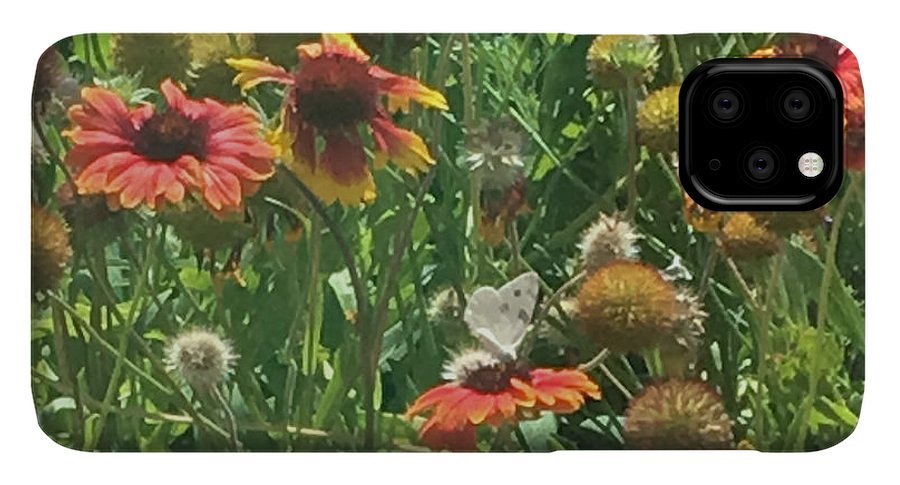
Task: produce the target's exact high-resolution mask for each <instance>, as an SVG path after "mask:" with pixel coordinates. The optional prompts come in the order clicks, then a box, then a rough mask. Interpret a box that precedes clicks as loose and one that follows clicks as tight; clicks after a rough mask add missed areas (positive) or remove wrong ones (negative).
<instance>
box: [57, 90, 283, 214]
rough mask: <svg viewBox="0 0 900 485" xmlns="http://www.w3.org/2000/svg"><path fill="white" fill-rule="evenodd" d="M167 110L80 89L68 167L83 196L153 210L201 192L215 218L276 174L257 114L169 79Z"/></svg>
mask: <svg viewBox="0 0 900 485" xmlns="http://www.w3.org/2000/svg"><path fill="white" fill-rule="evenodd" d="M161 91H162V94H163V96H164V97H165V100H166V104H167V106H166V108H165V109H161V110H159V109H156V108H155V107H154V106H153V105H150V104H142V105H140V106H137V107H134V108H131V109H129V108H128V106H126V104H125V102H124V101H123V100H122V98H120V97H119V96H118V95H116V94H115V93H113V92H111V91H109V90H106V89H103V88H98V87H89V88H84V89H83V90H82V100H83V104H77V105H75V106H72V107H71V108H70V109H69V118H70V119H71V120H72V123H73V124H74V127H73V128H72V129H71V130H69V131H68V132H66V135H67V136H68V137H69V138H70V139H71V140H72V142H73V144H74V146H73V147H72V149H71V150H69V153H68V155H67V156H66V164H68V165H69V167H70V168H71V169H72V171H73V172H74V174H75V184H76V186H77V188H78V193H79V194H104V195H106V197H107V203H108V204H109V205H110V207H112V208H118V207H124V208H126V209H130V208H134V207H136V206H138V205H139V204H141V203H143V204H146V205H148V206H150V207H151V208H156V207H157V206H159V205H161V204H162V203H164V202H166V201H168V202H173V203H177V202H181V201H182V199H184V196H185V193H186V192H193V191H196V192H197V193H199V194H201V195H202V198H203V200H204V202H205V203H206V205H207V206H209V207H210V208H211V209H212V210H213V211H214V212H216V213H223V212H226V211H231V210H237V209H239V208H240V207H241V206H242V204H243V202H244V198H245V197H247V196H248V195H250V194H252V193H253V192H254V191H255V190H256V189H257V188H258V186H259V184H260V183H261V182H262V181H264V180H266V179H267V178H269V176H271V175H272V172H273V166H272V159H273V158H274V156H275V150H274V148H273V147H272V146H271V145H269V144H268V143H267V142H266V141H265V140H264V139H263V138H262V137H261V136H260V134H259V131H260V128H261V127H260V122H259V119H258V118H257V115H256V113H254V112H253V110H251V109H250V108H248V107H246V106H242V105H224V104H221V103H219V102H218V101H215V100H212V99H209V98H206V99H203V100H193V99H189V98H187V97H186V96H185V94H184V91H182V90H181V88H180V87H178V86H177V85H176V84H175V83H174V82H172V81H170V80H166V81H164V82H163V83H162V86H161Z"/></svg>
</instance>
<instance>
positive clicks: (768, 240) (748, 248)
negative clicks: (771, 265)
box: [719, 212, 781, 259]
mask: <svg viewBox="0 0 900 485" xmlns="http://www.w3.org/2000/svg"><path fill="white" fill-rule="evenodd" d="M719 241H720V242H721V244H722V248H723V249H724V250H725V253H727V254H728V255H729V256H731V257H733V258H735V259H758V258H764V257H767V256H771V255H773V254H775V253H776V252H777V251H778V248H779V247H780V246H781V239H780V238H779V237H778V234H777V233H776V232H775V231H773V230H772V229H771V228H770V227H769V225H768V224H766V223H765V222H764V221H762V220H760V219H759V218H758V217H756V216H755V215H753V214H751V213H749V212H735V213H732V214H731V216H730V217H729V218H728V221H726V222H725V225H724V226H722V230H721V232H719Z"/></svg>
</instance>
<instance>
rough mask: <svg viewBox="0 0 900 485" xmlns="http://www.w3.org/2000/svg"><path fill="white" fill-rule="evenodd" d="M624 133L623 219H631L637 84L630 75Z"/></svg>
mask: <svg viewBox="0 0 900 485" xmlns="http://www.w3.org/2000/svg"><path fill="white" fill-rule="evenodd" d="M625 133H626V150H627V156H628V182H627V183H628V188H627V190H628V205H627V206H626V207H625V219H627V220H629V221H632V220H634V216H635V214H636V213H637V203H638V190H637V163H638V146H637V86H635V85H634V80H633V79H631V78H630V77H629V78H628V79H627V81H626V84H625Z"/></svg>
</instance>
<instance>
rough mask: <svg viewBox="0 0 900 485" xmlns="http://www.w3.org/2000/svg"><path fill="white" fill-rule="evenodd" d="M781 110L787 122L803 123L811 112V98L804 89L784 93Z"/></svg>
mask: <svg viewBox="0 0 900 485" xmlns="http://www.w3.org/2000/svg"><path fill="white" fill-rule="evenodd" d="M781 108H782V111H783V112H784V115H785V116H787V118H788V119H789V120H791V121H803V120H805V119H807V118H809V115H810V114H812V112H813V104H812V98H811V97H810V95H809V92H807V91H806V90H805V89H802V88H795V89H791V90H789V91H788V92H787V93H785V95H784V98H783V99H782V101H781Z"/></svg>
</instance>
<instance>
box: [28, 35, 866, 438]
mask: <svg viewBox="0 0 900 485" xmlns="http://www.w3.org/2000/svg"><path fill="white" fill-rule="evenodd" d="M737 56H804V57H811V58H816V59H818V60H820V61H822V62H824V63H825V64H827V65H828V66H830V67H831V68H833V69H834V71H835V73H836V74H837V75H838V77H839V78H840V80H841V82H842V84H843V87H844V99H845V119H846V122H845V146H846V156H845V167H846V172H845V178H844V184H843V187H842V189H841V192H840V194H839V195H838V196H837V197H836V198H835V199H834V200H832V201H831V202H829V203H828V204H827V205H826V206H824V207H822V208H821V209H818V210H815V211H810V212H758V213H755V212H713V211H709V210H705V209H703V208H702V207H700V206H698V205H696V204H695V203H693V202H692V200H690V199H689V198H686V197H685V196H684V193H683V190H682V187H681V185H680V183H679V180H678V177H677V163H678V160H677V151H678V146H677V145H678V134H677V130H678V93H679V86H680V82H681V80H682V79H683V78H684V76H685V74H687V73H688V72H690V71H691V69H693V68H694V67H695V66H697V65H699V64H700V63H702V62H704V61H707V60H709V59H713V58H718V57H737ZM32 124H33V138H32V144H33V151H32V177H31V184H32V216H31V222H32V227H31V240H32V263H31V264H32V275H31V276H32V278H31V282H32V284H31V286H32V288H31V290H32V303H31V305H32V333H31V334H32V337H31V348H32V362H31V363H32V389H33V396H34V403H35V411H36V413H37V418H38V423H39V425H40V427H41V429H42V430H43V431H44V432H45V433H46V434H47V435H48V436H49V437H50V438H51V439H53V440H54V441H56V442H57V443H59V444H61V445H63V446H66V447H70V448H74V449H78V450H90V451H196V450H217V451H219V450H220V451H311V450H340V451H366V450H387V451H403V450H423V451H424V450H454V451H475V450H477V451H548V450H559V449H755V450H761V451H788V450H792V451H808V450H818V449H823V448H827V447H829V446H832V445H834V444H836V443H838V442H840V441H841V440H843V439H844V438H845V437H847V436H848V435H849V434H850V433H851V432H852V431H853V429H854V427H855V426H856V423H857V420H858V416H859V411H860V406H861V401H862V394H863V386H864V367H863V365H864V364H863V362H864V344H863V342H864V325H863V320H864V317H863V315H864V302H865V279H864V275H865V260H864V255H865V250H864V184H865V181H864V180H865V177H864V127H865V117H864V98H863V90H862V84H861V80H860V74H859V66H858V64H857V61H856V58H855V57H854V55H853V54H852V53H851V52H850V51H849V50H848V49H847V48H846V47H844V46H842V45H841V44H839V43H838V42H836V41H834V40H832V39H829V38H825V37H821V36H816V35H807V34H790V33H786V34H785V33H782V34H691V35H655V36H650V35H599V36H584V35H568V34H537V33H532V34H502V35H497V34H427V35H426V34H409V33H404V34H358V35H347V34H84V35H77V36H74V37H69V38H66V39H63V40H61V41H59V42H57V43H56V44H55V45H53V46H52V47H50V48H49V49H47V50H46V52H44V54H43V55H42V56H41V57H40V60H39V61H38V64H37V71H36V74H35V83H34V92H33V109H32Z"/></svg>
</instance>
